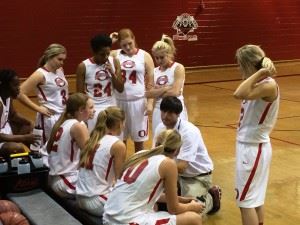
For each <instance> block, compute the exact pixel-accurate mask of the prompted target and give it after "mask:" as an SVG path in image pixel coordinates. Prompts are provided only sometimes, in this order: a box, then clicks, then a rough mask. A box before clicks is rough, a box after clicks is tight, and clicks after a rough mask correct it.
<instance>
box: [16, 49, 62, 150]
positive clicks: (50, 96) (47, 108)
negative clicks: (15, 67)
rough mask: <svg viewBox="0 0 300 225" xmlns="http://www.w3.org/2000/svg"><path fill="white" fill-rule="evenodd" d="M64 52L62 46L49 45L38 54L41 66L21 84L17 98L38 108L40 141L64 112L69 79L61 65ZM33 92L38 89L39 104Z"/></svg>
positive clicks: (29, 105)
mask: <svg viewBox="0 0 300 225" xmlns="http://www.w3.org/2000/svg"><path fill="white" fill-rule="evenodd" d="M66 56H67V52H66V49H65V47H64V46H62V45H60V44H51V45H49V47H48V48H47V49H46V50H45V52H44V54H43V56H42V57H41V58H40V61H39V67H40V68H38V69H37V70H36V71H35V72H34V73H33V74H31V75H30V77H28V78H27V79H26V80H25V81H24V82H23V83H22V85H21V93H20V95H19V97H18V99H19V100H20V101H21V102H22V103H24V104H25V105H26V106H28V107H29V108H30V109H32V110H34V111H36V112H37V115H36V122H35V126H36V127H39V128H40V129H43V139H42V143H43V144H45V143H46V141H47V140H48V139H49V137H50V133H51V130H52V127H53V126H54V124H55V122H56V121H57V120H58V118H59V117H60V115H61V114H62V113H63V111H64V108H65V104H66V100H67V98H68V82H67V80H66V78H65V75H64V71H63V69H62V66H63V64H64V60H65V59H66ZM33 93H37V97H38V104H36V103H34V102H33V101H32V100H31V99H30V98H29V97H28V96H29V95H31V94H33Z"/></svg>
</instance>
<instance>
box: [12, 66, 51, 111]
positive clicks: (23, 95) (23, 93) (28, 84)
mask: <svg viewBox="0 0 300 225" xmlns="http://www.w3.org/2000/svg"><path fill="white" fill-rule="evenodd" d="M44 83H45V78H44V76H43V74H42V73H40V72H38V71H35V72H34V73H33V74H31V75H30V77H28V78H27V79H26V80H25V81H24V82H23V83H22V84H21V86H20V94H19V96H18V100H19V101H20V102H21V103H23V104H24V105H25V106H27V107H28V108H30V109H32V110H34V111H36V112H39V113H41V114H43V115H45V116H51V115H52V113H51V112H50V111H49V110H48V109H47V108H45V107H43V106H40V105H38V104H36V103H34V102H33V101H32V100H31V99H30V98H29V97H28V96H29V95H30V94H32V93H35V91H36V89H37V87H38V85H40V84H44Z"/></svg>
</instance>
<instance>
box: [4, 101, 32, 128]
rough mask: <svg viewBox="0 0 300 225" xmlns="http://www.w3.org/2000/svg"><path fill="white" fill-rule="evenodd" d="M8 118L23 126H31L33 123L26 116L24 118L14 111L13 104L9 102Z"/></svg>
mask: <svg viewBox="0 0 300 225" xmlns="http://www.w3.org/2000/svg"><path fill="white" fill-rule="evenodd" d="M8 120H9V121H10V122H15V123H18V124H22V125H23V126H32V127H33V123H32V122H31V121H30V120H28V119H27V118H25V117H24V116H22V115H21V114H19V113H17V112H16V110H15V108H14V106H13V104H10V109H9V115H8Z"/></svg>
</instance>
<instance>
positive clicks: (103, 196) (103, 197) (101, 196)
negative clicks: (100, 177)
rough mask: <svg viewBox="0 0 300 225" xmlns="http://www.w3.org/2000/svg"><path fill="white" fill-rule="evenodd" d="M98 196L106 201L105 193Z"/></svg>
mask: <svg viewBox="0 0 300 225" xmlns="http://www.w3.org/2000/svg"><path fill="white" fill-rule="evenodd" d="M99 197H100V198H102V199H104V200H105V201H107V197H106V196H105V195H99Z"/></svg>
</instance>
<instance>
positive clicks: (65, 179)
mask: <svg viewBox="0 0 300 225" xmlns="http://www.w3.org/2000/svg"><path fill="white" fill-rule="evenodd" d="M59 176H60V178H61V179H62V180H63V181H64V183H65V185H67V186H68V187H69V188H70V189H72V190H75V187H74V186H73V184H71V183H70V181H68V179H67V178H66V177H65V176H64V175H59Z"/></svg>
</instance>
